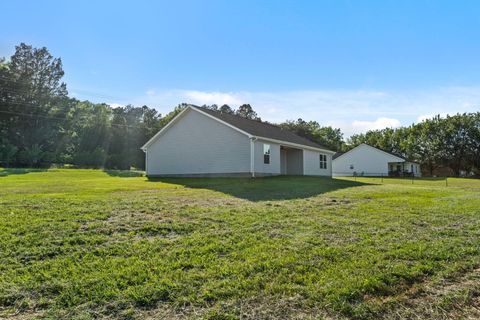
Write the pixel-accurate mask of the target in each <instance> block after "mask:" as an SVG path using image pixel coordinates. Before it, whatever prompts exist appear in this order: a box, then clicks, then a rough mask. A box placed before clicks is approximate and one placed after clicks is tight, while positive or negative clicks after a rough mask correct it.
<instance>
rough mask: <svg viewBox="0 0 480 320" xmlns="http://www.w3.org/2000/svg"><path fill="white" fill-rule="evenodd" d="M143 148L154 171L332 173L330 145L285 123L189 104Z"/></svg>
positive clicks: (156, 173)
mask: <svg viewBox="0 0 480 320" xmlns="http://www.w3.org/2000/svg"><path fill="white" fill-rule="evenodd" d="M142 150H143V151H144V152H145V155H146V173H147V176H149V177H155V176H177V177H183V176H185V177H192V176H194V177H195V176H198V177H202V176H210V177H213V176H251V177H255V176H269V175H311V176H331V175H332V156H333V154H334V153H335V152H333V151H331V150H328V149H327V148H325V147H322V146H320V145H318V144H316V143H314V142H312V141H310V140H308V139H305V138H303V137H300V136H298V135H296V134H294V133H292V132H290V131H288V130H284V129H281V128H280V127H277V126H274V125H271V124H268V123H264V122H260V121H256V120H249V119H246V118H243V117H240V116H236V115H231V114H227V113H221V112H218V111H213V110H210V109H205V108H201V107H196V106H188V107H186V108H185V109H184V110H183V111H182V112H180V113H179V114H178V115H177V116H176V117H175V118H174V119H173V120H172V121H171V122H169V123H168V124H167V125H166V126H165V127H164V128H163V129H162V130H160V131H159V132H158V133H157V134H156V135H155V136H153V137H152V138H151V139H150V140H149V141H148V142H147V143H145V145H144V146H143V147H142Z"/></svg>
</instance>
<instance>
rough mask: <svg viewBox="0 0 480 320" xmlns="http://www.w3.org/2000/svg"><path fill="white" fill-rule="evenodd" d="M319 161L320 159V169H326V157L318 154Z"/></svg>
mask: <svg viewBox="0 0 480 320" xmlns="http://www.w3.org/2000/svg"><path fill="white" fill-rule="evenodd" d="M319 159H320V169H327V155H326V154H320V155H319Z"/></svg>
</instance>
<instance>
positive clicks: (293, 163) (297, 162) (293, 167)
mask: <svg viewBox="0 0 480 320" xmlns="http://www.w3.org/2000/svg"><path fill="white" fill-rule="evenodd" d="M280 174H282V175H303V150H302V149H297V148H292V147H287V146H282V145H281V146H280Z"/></svg>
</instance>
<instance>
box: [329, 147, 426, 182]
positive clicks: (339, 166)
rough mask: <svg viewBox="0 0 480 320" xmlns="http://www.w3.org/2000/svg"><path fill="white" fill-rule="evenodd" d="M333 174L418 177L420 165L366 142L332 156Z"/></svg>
mask: <svg viewBox="0 0 480 320" xmlns="http://www.w3.org/2000/svg"><path fill="white" fill-rule="evenodd" d="M332 167H333V175H334V176H353V175H359V176H360V175H361V176H405V175H408V176H411V175H414V176H415V177H420V176H421V175H422V173H421V171H420V165H419V164H418V163H416V162H413V161H409V160H407V159H405V158H403V157H401V156H399V155H395V154H393V153H389V152H386V151H383V150H380V149H378V148H375V147H372V146H370V145H368V144H365V143H362V144H361V145H359V146H357V147H355V148H353V149H351V150H350V151H348V152H345V153H336V154H335V155H334V156H333V165H332Z"/></svg>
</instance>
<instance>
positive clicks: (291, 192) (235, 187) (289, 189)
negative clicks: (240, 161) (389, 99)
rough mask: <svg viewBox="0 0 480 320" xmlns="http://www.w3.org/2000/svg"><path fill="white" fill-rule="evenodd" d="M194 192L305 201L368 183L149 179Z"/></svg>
mask: <svg viewBox="0 0 480 320" xmlns="http://www.w3.org/2000/svg"><path fill="white" fill-rule="evenodd" d="M148 181H150V182H164V183H171V184H177V185H181V186H184V187H187V188H193V189H209V190H213V191H218V192H222V193H225V194H229V195H232V196H234V197H237V198H241V199H245V200H249V201H268V200H291V199H304V198H309V197H312V196H316V195H320V194H323V193H327V192H332V191H335V190H339V189H345V188H352V187H359V186H363V185H368V183H362V182H355V181H349V180H341V179H332V178H330V177H305V176H288V177H287V176H277V177H265V178H256V179H251V178H148Z"/></svg>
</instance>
